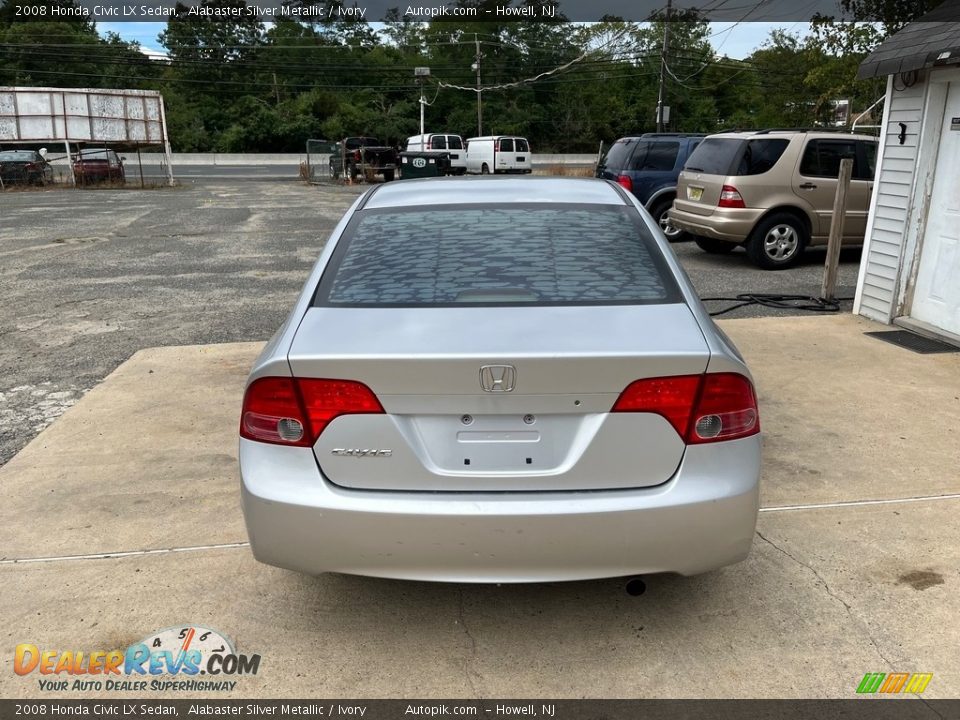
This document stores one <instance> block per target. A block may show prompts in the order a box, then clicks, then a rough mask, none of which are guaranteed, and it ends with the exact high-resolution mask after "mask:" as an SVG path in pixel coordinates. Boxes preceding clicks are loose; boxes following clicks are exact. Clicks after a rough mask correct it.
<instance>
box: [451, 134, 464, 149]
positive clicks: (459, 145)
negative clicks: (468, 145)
mask: <svg viewBox="0 0 960 720" xmlns="http://www.w3.org/2000/svg"><path fill="white" fill-rule="evenodd" d="M447 148H449V149H450V150H463V141H462V140H461V139H460V136H459V135H448V136H447Z"/></svg>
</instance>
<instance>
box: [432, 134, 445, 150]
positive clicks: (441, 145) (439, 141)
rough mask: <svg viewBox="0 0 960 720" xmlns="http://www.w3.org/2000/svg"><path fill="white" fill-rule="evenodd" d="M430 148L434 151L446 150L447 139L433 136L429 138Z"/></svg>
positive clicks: (442, 136)
mask: <svg viewBox="0 0 960 720" xmlns="http://www.w3.org/2000/svg"><path fill="white" fill-rule="evenodd" d="M430 147H431V148H432V149H434V150H446V149H447V138H446V136H444V135H434V136H433V137H432V138H430Z"/></svg>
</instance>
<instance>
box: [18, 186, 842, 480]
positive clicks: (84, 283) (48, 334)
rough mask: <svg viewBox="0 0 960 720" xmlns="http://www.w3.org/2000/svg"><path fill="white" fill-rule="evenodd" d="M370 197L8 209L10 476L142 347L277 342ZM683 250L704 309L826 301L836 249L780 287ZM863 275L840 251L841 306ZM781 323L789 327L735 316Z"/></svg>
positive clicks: (778, 280)
mask: <svg viewBox="0 0 960 720" xmlns="http://www.w3.org/2000/svg"><path fill="white" fill-rule="evenodd" d="M360 190H361V189H360V188H357V187H333V186H330V187H307V186H304V185H301V184H299V183H293V182H290V183H278V182H252V181H249V180H246V181H244V180H237V181H232V180H224V181H223V182H222V183H221V182H219V181H218V182H216V183H214V184H207V185H202V186H191V187H186V188H176V189H156V190H146V191H141V190H48V191H38V192H9V193H5V194H2V195H0V217H2V222H0V278H2V281H0V464H3V463H5V462H6V461H7V460H9V459H10V458H11V457H13V455H14V454H15V453H16V452H17V451H19V450H20V448H22V447H23V446H24V445H25V444H26V443H27V442H29V441H30V440H31V439H32V438H33V437H34V436H35V435H36V434H37V433H38V432H40V431H41V430H42V429H43V428H44V427H46V426H47V425H49V424H50V423H51V422H53V420H55V419H56V418H57V417H58V416H59V415H60V414H61V413H62V412H63V411H64V410H65V409H66V408H68V407H70V406H71V405H73V404H74V403H75V402H76V401H77V400H78V399H79V398H80V397H81V396H82V395H83V393H84V392H86V391H87V390H89V389H90V388H91V387H93V386H94V385H96V384H97V383H98V382H99V381H100V380H102V379H103V378H104V377H105V376H106V375H108V374H109V373H110V372H111V371H112V370H113V369H114V368H116V367H117V365H119V364H120V363H122V362H123V361H124V360H126V359H127V358H129V357H130V356H131V355H132V354H133V353H134V352H136V351H137V350H140V349H141V348H147V347H155V346H161V345H189V344H198V343H220V342H234V341H246V340H266V339H267V338H268V337H270V335H271V334H273V332H274V331H275V330H276V328H277V327H278V326H279V324H280V323H281V321H282V320H283V317H284V315H285V314H286V312H287V311H288V310H289V308H290V305H291V303H292V302H293V300H294V298H295V297H296V295H297V293H298V292H299V290H300V288H301V285H302V283H303V282H304V280H305V278H306V275H307V273H308V271H309V269H310V267H311V265H312V264H313V262H314V261H315V260H316V258H317V256H318V255H319V253H320V250H321V248H322V247H323V243H324V240H325V238H326V236H327V235H328V234H329V233H330V231H331V230H332V229H333V227H334V225H335V224H336V221H337V220H338V219H339V217H340V216H341V215H342V213H343V211H344V210H345V209H346V207H347V206H348V205H349V203H350V202H351V201H352V200H353V198H355V197H356V195H357V194H358V193H359V192H360ZM674 247H675V250H676V252H677V255H678V256H679V257H680V259H681V261H682V262H683V264H684V266H685V267H686V269H687V271H688V273H689V274H690V276H691V278H692V280H693V282H694V284H695V285H696V287H697V289H698V291H699V292H700V293H701V295H702V296H706V297H710V296H732V295H736V294H738V293H744V292H760V293H791V294H794V293H795V294H805V295H809V294H812V295H818V294H819V290H820V280H821V277H822V273H823V259H824V253H823V251H811V252H809V253H807V257H806V258H805V262H804V264H803V265H801V266H800V267H798V268H795V269H792V270H788V271H784V272H777V273H771V272H765V271H763V270H758V269H756V268H754V267H752V266H751V265H750V264H749V263H748V262H747V259H746V256H745V254H744V253H743V251H742V250H737V251H736V252H734V253H732V254H731V255H727V256H710V255H706V254H704V253H703V252H701V251H700V250H699V248H697V247H696V245H694V244H693V243H689V242H687V243H678V244H677V245H675V246H674ZM858 262H859V252H857V251H845V252H844V253H843V256H842V257H841V268H840V287H839V292H838V294H839V295H840V296H849V297H852V296H853V292H854V288H855V285H856V275H857V269H858ZM727 305H729V303H722V302H717V303H711V304H710V309H711V310H717V309H721V308H723V307H725V306H727ZM849 307H850V303H849V302H847V303H845V304H844V308H845V309H847V310H849ZM776 313H779V314H789V313H784V311H777V310H770V309H766V308H759V307H750V308H743V309H740V310H736V311H735V312H733V313H730V314H729V315H728V317H747V316H757V315H769V314H776Z"/></svg>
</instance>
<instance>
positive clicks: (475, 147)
mask: <svg viewBox="0 0 960 720" xmlns="http://www.w3.org/2000/svg"><path fill="white" fill-rule="evenodd" d="M467 172H468V173H473V174H474V175H488V174H490V173H531V172H533V163H532V162H531V152H530V143H528V142H527V139H526V138H522V137H516V136H514V135H488V136H485V137H475V138H470V139H468V140H467Z"/></svg>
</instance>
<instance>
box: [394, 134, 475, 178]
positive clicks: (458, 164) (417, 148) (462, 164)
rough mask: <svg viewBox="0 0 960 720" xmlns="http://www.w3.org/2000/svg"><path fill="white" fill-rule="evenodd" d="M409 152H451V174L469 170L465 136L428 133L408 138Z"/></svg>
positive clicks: (459, 173)
mask: <svg viewBox="0 0 960 720" xmlns="http://www.w3.org/2000/svg"><path fill="white" fill-rule="evenodd" d="M407 152H437V153H441V152H447V153H450V174H451V175H463V174H464V173H465V172H466V171H467V161H466V155H465V153H464V147H463V138H462V137H460V136H459V135H454V134H452V133H427V134H426V135H414V136H413V137H409V138H407Z"/></svg>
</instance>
